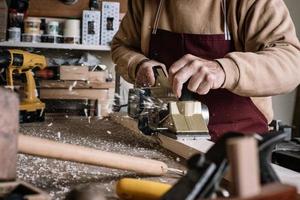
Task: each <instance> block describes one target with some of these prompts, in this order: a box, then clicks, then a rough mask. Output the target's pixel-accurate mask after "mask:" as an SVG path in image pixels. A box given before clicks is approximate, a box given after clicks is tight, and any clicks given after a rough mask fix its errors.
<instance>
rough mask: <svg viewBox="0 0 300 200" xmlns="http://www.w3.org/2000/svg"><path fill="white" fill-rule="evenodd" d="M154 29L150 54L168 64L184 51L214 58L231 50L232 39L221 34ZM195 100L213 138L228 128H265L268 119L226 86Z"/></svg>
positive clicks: (154, 58) (257, 129) (151, 56)
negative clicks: (206, 114)
mask: <svg viewBox="0 0 300 200" xmlns="http://www.w3.org/2000/svg"><path fill="white" fill-rule="evenodd" d="M155 32H156V33H152V35H151V40H150V46H149V57H150V58H151V59H153V60H157V61H159V62H161V63H164V64H165V65H166V66H167V67H169V66H171V65H172V64H173V63H174V62H175V61H177V60H178V59H180V58H181V57H183V56H184V55H186V54H192V55H195V56H198V57H200V58H204V59H208V60H213V59H219V58H223V57H224V56H225V55H226V54H228V53H229V52H232V51H234V47H233V43H232V41H230V40H226V39H225V35H224V34H219V35H200V34H185V33H173V32H170V31H166V30H161V29H157V30H156V31H155ZM197 99H199V101H201V102H202V103H204V104H206V105H207V107H208V110H209V117H210V118H209V124H208V129H209V133H210V135H211V138H212V140H213V141H216V140H217V139H218V138H219V137H220V136H222V135H223V134H224V133H226V132H229V131H237V132H243V133H254V132H255V133H264V132H267V131H268V122H267V119H266V118H265V116H264V115H263V114H262V113H261V112H260V111H259V109H258V108H257V107H256V106H255V105H254V103H253V102H252V100H251V99H250V98H249V97H242V96H239V95H236V94H234V93H232V92H230V91H228V90H226V89H216V90H210V92H209V93H208V94H206V95H197Z"/></svg>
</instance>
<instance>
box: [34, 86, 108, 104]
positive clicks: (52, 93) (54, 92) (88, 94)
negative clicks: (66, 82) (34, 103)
mask: <svg viewBox="0 0 300 200" xmlns="http://www.w3.org/2000/svg"><path fill="white" fill-rule="evenodd" d="M40 93H41V99H95V100H99V101H105V100H108V90H107V89H77V90H75V89H74V90H71V91H70V90H68V89H41V90H40Z"/></svg>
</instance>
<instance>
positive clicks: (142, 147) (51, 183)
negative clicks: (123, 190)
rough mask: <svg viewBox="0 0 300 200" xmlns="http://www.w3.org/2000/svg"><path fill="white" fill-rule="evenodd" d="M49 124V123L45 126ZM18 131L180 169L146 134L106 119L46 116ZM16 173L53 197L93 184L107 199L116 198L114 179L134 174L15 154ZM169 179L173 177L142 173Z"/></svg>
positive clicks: (60, 196) (171, 181)
mask: <svg viewBox="0 0 300 200" xmlns="http://www.w3.org/2000/svg"><path fill="white" fill-rule="evenodd" d="M49 124H52V125H51V126H49ZM20 132H21V133H23V134H26V135H33V136H38V137H42V138H47V139H52V140H56V141H60V142H63V143H71V144H77V145H83V146H87V147H92V148H96V149H99V150H102V151H110V152H116V153H121V154H126V155H132V156H139V157H143V158H151V159H157V160H160V161H163V162H166V163H167V164H168V166H169V167H172V168H179V169H184V167H183V166H182V165H181V164H180V163H178V162H176V160H177V161H178V159H176V157H174V156H173V155H171V154H170V153H169V152H167V151H165V150H164V149H162V148H161V147H159V146H158V145H157V144H156V143H155V142H154V141H152V140H151V139H150V138H148V137H145V136H143V135H136V134H135V133H132V132H131V131H130V130H128V129H126V128H124V127H122V126H120V125H118V124H116V123H114V122H112V121H111V120H109V119H102V120H95V119H90V120H88V119H87V118H73V117H68V118H66V117H65V116H63V117H47V119H46V121H45V122H43V123H31V124H22V125H21V129H20ZM17 176H18V178H19V179H21V180H23V181H26V182H29V183H31V184H33V185H34V186H37V187H39V188H41V189H43V190H45V191H47V192H48V193H49V194H50V195H51V197H52V198H53V199H63V198H64V196H65V195H66V193H68V192H69V191H70V190H71V188H74V187H75V186H77V185H82V184H94V185H97V186H99V187H101V188H103V190H104V191H105V195H106V197H107V198H108V199H117V198H116V195H115V183H116V181H117V180H118V179H120V178H122V177H136V178H141V177H140V176H137V174H135V173H132V172H127V171H121V170H115V169H108V168H103V167H95V166H89V165H84V164H79V163H74V162H69V161H59V160H53V159H47V158H39V157H34V156H29V155H24V154H19V155H18V167H17ZM143 178H146V179H151V180H156V181H160V182H164V183H173V182H175V181H176V180H177V179H176V178H174V177H143Z"/></svg>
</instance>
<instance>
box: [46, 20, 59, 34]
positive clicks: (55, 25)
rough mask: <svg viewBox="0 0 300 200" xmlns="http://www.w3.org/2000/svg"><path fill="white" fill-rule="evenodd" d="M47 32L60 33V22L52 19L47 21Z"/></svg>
mask: <svg viewBox="0 0 300 200" xmlns="http://www.w3.org/2000/svg"><path fill="white" fill-rule="evenodd" d="M47 34H48V35H59V22H58V21H50V22H48V23H47Z"/></svg>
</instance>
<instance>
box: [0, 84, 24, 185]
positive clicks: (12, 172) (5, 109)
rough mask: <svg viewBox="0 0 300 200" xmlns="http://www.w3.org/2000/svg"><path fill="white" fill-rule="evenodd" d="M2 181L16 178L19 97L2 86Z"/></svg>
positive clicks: (0, 137) (0, 106)
mask: <svg viewBox="0 0 300 200" xmlns="http://www.w3.org/2000/svg"><path fill="white" fill-rule="evenodd" d="M0 94H1V95H0V110H1V112H0V152H1V153H0V182H1V181H10V180H14V179H15V178H16V162H17V161H16V159H17V135H18V129H19V99H18V97H17V95H15V94H13V93H12V92H11V91H10V90H5V89H2V88H0Z"/></svg>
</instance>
